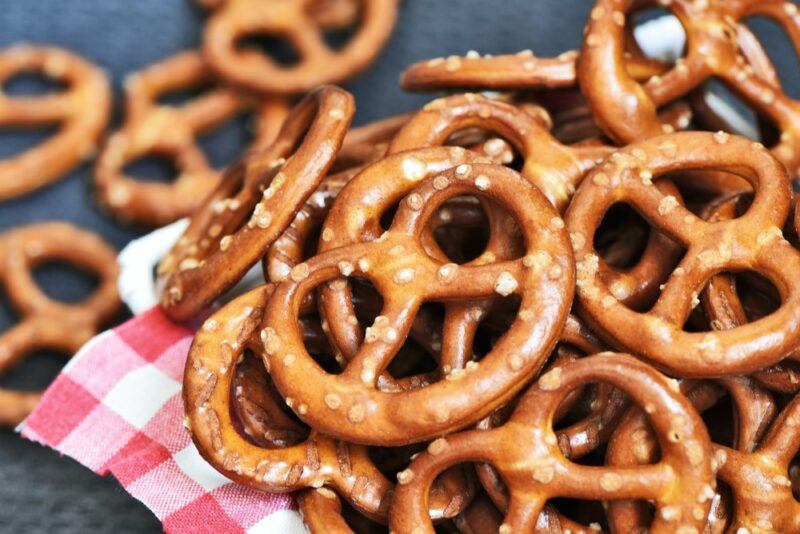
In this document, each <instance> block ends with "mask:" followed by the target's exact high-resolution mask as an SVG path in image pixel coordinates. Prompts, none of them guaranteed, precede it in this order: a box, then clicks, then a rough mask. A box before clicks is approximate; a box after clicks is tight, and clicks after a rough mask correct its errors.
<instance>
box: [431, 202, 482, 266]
mask: <svg viewBox="0 0 800 534" xmlns="http://www.w3.org/2000/svg"><path fill="white" fill-rule="evenodd" d="M428 224H429V225H430V226H434V227H435V228H434V230H433V237H434V239H435V240H436V243H437V244H438V245H439V247H440V248H441V249H442V251H443V252H444V253H445V255H446V256H447V258H448V259H449V260H450V261H451V262H453V263H458V264H463V263H467V262H470V261H472V260H474V259H476V258H478V257H479V256H481V255H482V254H483V253H484V251H485V250H486V246H487V245H488V244H489V226H488V215H487V214H486V211H485V210H484V208H483V206H482V205H481V203H480V202H478V199H477V198H475V197H472V196H461V197H456V198H453V199H450V201H448V202H446V203H445V204H444V205H442V206H440V207H439V208H438V209H437V210H436V211H435V212H434V213H433V215H432V217H431V220H430V222H429V223H428Z"/></svg>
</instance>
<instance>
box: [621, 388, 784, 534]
mask: <svg viewBox="0 0 800 534" xmlns="http://www.w3.org/2000/svg"><path fill="white" fill-rule="evenodd" d="M720 382H721V385H722V386H723V387H724V388H725V389H727V390H728V391H729V393H730V395H731V397H732V400H733V404H734V406H735V414H736V421H735V425H734V430H735V434H734V439H733V444H734V445H733V448H730V447H726V446H723V445H714V447H715V452H714V462H715V464H716V468H717V470H718V472H717V476H718V478H719V479H720V480H722V481H723V482H725V483H726V484H727V485H728V486H729V487H730V488H731V490H732V493H733V495H732V498H733V499H732V500H733V503H732V504H733V506H732V513H731V514H730V518H729V519H728V525H727V529H726V532H742V531H747V532H796V531H797V530H798V528H800V502H798V501H797V499H796V498H795V497H794V496H793V495H792V488H791V485H792V483H791V480H790V475H789V466H790V463H791V461H792V459H793V458H794V456H795V455H796V454H797V452H798V449H799V448H800V440H798V433H800V397H796V398H795V399H793V400H792V401H791V402H790V403H789V405H788V406H787V407H786V408H785V409H784V410H783V412H782V413H780V414H779V415H778V416H777V417H775V413H776V403H775V402H774V400H773V399H772V398H771V396H770V395H769V394H768V393H767V392H766V391H763V390H761V389H759V388H758V386H757V385H756V384H755V383H754V382H753V381H752V380H750V379H748V378H746V377H731V378H725V379H722V380H721V381H720ZM687 395H688V397H689V398H690V400H691V401H692V403H693V404H694V405H695V406H696V407H697V409H698V410H700V411H703V410H706V409H708V408H709V407H710V406H713V405H714V404H716V402H717V399H718V397H719V395H718V394H715V393H714V392H713V388H710V387H709V384H707V383H701V384H698V385H696V386H695V387H694V388H693V389H692V390H691V391H689V392H688V394H687ZM655 452H656V446H655V443H654V442H653V439H652V431H651V430H650V429H649V428H648V426H647V423H646V422H645V421H644V419H643V418H642V417H641V414H640V413H636V412H634V413H631V414H629V416H628V417H626V419H625V421H624V422H623V423H622V424H621V425H620V427H619V429H618V430H617V432H616V433H615V435H614V438H613V440H612V442H611V444H610V446H609V451H608V461H609V463H611V464H613V465H617V466H626V465H636V464H639V463H642V462H648V461H650V460H651V459H652V458H653V457H654V455H655ZM712 498H714V499H717V497H715V496H714V492H713V491H710V488H709V491H707V492H706V494H705V499H707V500H711V499H712ZM608 513H609V520H610V521H611V524H612V526H614V527H616V528H617V529H618V530H622V531H632V530H635V529H636V528H637V527H640V526H641V519H642V517H643V516H646V512H645V511H644V510H642V508H641V506H640V505H639V504H638V503H633V502H627V501H620V502H615V503H612V504H611V505H610V507H609V511H608Z"/></svg>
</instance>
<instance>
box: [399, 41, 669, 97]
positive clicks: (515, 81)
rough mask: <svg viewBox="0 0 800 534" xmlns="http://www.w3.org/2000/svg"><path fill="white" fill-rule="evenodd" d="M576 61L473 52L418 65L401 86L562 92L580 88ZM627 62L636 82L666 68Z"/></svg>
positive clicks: (640, 60)
mask: <svg viewBox="0 0 800 534" xmlns="http://www.w3.org/2000/svg"><path fill="white" fill-rule="evenodd" d="M577 59H578V52H577V51H576V50H570V51H568V52H564V53H563V54H560V55H559V56H558V57H556V58H541V57H536V56H534V54H533V52H532V51H531V50H523V51H521V52H518V53H516V54H506V55H499V56H491V55H489V54H486V55H485V56H483V57H481V55H480V54H479V53H477V52H475V51H471V52H469V53H468V54H467V55H466V56H457V55H452V56H448V57H447V58H443V57H438V58H434V59H430V60H427V61H421V62H419V63H415V64H413V65H411V66H410V67H408V68H407V69H406V70H405V71H404V72H403V75H402V76H401V77H400V85H402V87H403V89H405V90H407V91H441V90H444V89H481V90H487V89H491V90H495V91H526V90H531V89H541V88H551V89H563V88H569V87H575V86H576V84H577V81H578V79H577V73H576V62H577ZM627 59H628V62H627V64H626V66H627V68H628V69H629V72H630V74H631V75H632V76H634V77H635V78H636V79H648V78H649V77H651V76H653V75H656V74H659V73H660V72H662V71H663V70H664V65H663V64H662V63H661V62H658V61H654V60H650V59H647V58H644V57H629V58H627Z"/></svg>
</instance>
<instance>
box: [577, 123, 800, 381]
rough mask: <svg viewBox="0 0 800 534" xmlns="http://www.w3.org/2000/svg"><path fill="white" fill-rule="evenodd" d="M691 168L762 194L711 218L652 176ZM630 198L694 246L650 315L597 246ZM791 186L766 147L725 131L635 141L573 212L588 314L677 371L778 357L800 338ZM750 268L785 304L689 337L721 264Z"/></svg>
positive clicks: (747, 367) (716, 370)
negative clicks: (612, 279) (616, 283)
mask: <svg viewBox="0 0 800 534" xmlns="http://www.w3.org/2000/svg"><path fill="white" fill-rule="evenodd" d="M691 169H695V170H696V169H713V170H724V171H732V172H735V173H736V174H737V175H739V176H741V177H742V178H744V179H746V180H747V181H748V182H749V183H750V184H751V185H752V186H753V189H754V190H755V191H756V193H755V198H754V200H753V203H752V205H751V207H750V209H749V210H748V212H747V213H746V214H745V215H744V216H742V217H740V218H738V219H734V220H731V221H719V222H715V223H707V222H705V221H702V220H701V219H699V218H698V217H697V216H695V215H693V214H691V213H690V212H689V211H688V210H686V209H685V208H684V207H682V206H681V205H680V204H679V203H678V202H677V200H676V198H675V197H673V198H670V197H669V195H664V194H663V193H662V192H660V191H659V190H658V188H657V187H655V186H654V185H652V180H653V179H654V178H657V177H658V176H659V175H663V174H667V173H675V172H680V171H683V170H691ZM616 202H626V203H629V204H631V205H632V206H633V207H635V208H636V210H637V211H638V212H639V213H641V214H642V216H643V217H644V218H645V219H647V221H648V222H649V223H650V224H651V225H653V226H654V227H655V228H657V229H658V230H659V231H661V232H663V233H665V234H667V235H668V236H669V237H670V238H672V239H673V240H675V241H677V242H679V243H681V244H683V245H684V246H686V247H687V248H688V250H687V252H686V255H685V256H684V257H683V259H682V260H681V262H680V264H679V265H678V267H677V268H676V270H675V271H673V273H672V276H671V277H670V278H669V280H668V281H667V282H666V284H665V285H664V288H663V289H662V291H661V295H660V296H659V298H658V301H657V302H656V303H655V305H654V306H653V307H652V309H650V311H648V312H646V313H638V312H635V311H633V310H631V309H629V308H627V307H625V306H624V305H622V304H621V303H620V302H619V301H618V299H617V298H616V297H615V296H614V295H613V294H612V293H611V292H610V291H609V287H608V286H607V285H606V284H605V283H604V282H603V281H602V280H601V279H600V277H598V276H597V273H598V269H600V268H602V264H603V261H602V259H600V258H598V257H597V255H596V254H595V252H594V250H593V246H592V242H593V239H594V234H595V232H596V229H597V227H598V225H599V224H600V221H601V219H602V217H603V214H604V213H605V211H606V210H607V209H608V208H609V207H610V206H611V205H612V204H614V203H616ZM789 202H790V192H789V187H788V180H787V179H786V170H785V168H784V167H782V166H781V164H780V163H778V162H777V161H776V160H775V159H774V158H773V157H772V156H771V155H770V154H769V152H767V151H766V150H765V149H764V148H763V147H760V146H758V145H756V144H754V143H752V142H750V141H747V140H745V139H743V138H739V137H735V136H728V135H727V134H722V135H719V134H709V133H702V132H691V133H680V134H674V135H671V136H661V137H656V138H652V139H648V140H646V141H643V142H641V143H637V144H634V145H630V146H628V147H626V148H624V149H622V150H620V152H619V153H618V155H615V156H612V157H611V158H610V159H609V160H608V161H607V162H606V163H605V164H604V165H603V166H601V167H599V168H597V169H595V171H593V173H592V174H591V175H590V176H589V177H587V179H585V180H584V182H583V184H582V186H581V188H580V189H579V190H578V192H577V193H576V195H575V197H574V199H573V201H572V203H571V204H570V207H569V209H568V210H567V214H566V221H567V228H568V230H569V231H570V233H571V234H572V235H573V243H574V242H575V241H574V236H575V235H577V236H580V237H579V238H578V241H579V242H580V243H584V246H583V247H576V258H577V261H578V263H577V265H578V291H577V293H578V300H579V302H580V305H581V310H582V312H583V315H584V318H585V319H586V320H587V321H588V323H589V324H590V326H592V327H593V329H594V330H595V331H597V332H598V333H599V334H600V335H601V336H606V337H607V338H609V339H612V340H613V342H614V343H615V344H617V345H620V346H623V347H627V348H628V349H629V350H631V351H634V352H635V353H636V354H639V355H641V356H642V357H644V358H646V359H647V360H649V361H651V362H654V363H655V364H656V365H658V366H659V367H661V368H663V369H668V370H669V371H670V372H671V373H674V374H675V375H677V376H695V377H703V376H720V375H723V374H724V375H728V374H746V373H749V372H754V371H757V370H759V369H762V368H764V367H766V366H769V365H772V364H774V363H776V362H778V361H780V360H781V359H782V358H783V357H784V356H785V355H786V354H788V352H789V351H790V350H791V349H792V348H794V347H795V346H796V345H797V343H798V337H799V336H800V330H799V329H798V328H799V327H800V324H798V318H797V317H796V310H797V304H796V301H797V299H798V298H800V295H799V294H798V291H800V288H798V287H796V284H797V283H798V282H797V280H798V274H800V255H798V253H797V251H795V250H794V249H793V248H792V247H791V246H790V245H789V244H788V242H787V241H786V240H784V239H783V238H782V234H781V230H780V228H781V227H782V226H783V223H784V221H785V219H786V216H787V215H788V210H789ZM732 269H749V270H753V271H756V272H759V273H761V274H763V275H765V276H767V277H768V278H770V279H771V280H772V281H773V283H775V284H776V286H778V288H779V291H780V292H781V296H782V297H783V298H784V302H783V303H782V305H781V307H780V308H778V310H776V311H775V312H774V313H772V314H770V315H769V316H767V317H765V318H763V319H761V320H759V321H756V322H754V323H750V324H747V325H743V326H740V327H738V328H736V329H734V330H730V331H726V332H700V333H690V332H684V331H683V329H682V328H683V325H684V323H685V321H686V319H687V317H688V316H689V313H690V312H691V310H692V308H693V307H694V305H695V304H697V303H698V302H699V301H698V300H697V295H699V292H700V291H701V290H702V289H703V287H704V285H705V283H706V281H707V280H708V279H709V278H710V277H711V276H712V275H713V274H716V273H718V272H721V271H724V270H732Z"/></svg>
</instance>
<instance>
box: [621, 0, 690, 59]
mask: <svg viewBox="0 0 800 534" xmlns="http://www.w3.org/2000/svg"><path fill="white" fill-rule="evenodd" d="M667 19H672V22H677V17H675V15H673V14H672V13H671V12H670V11H669V10H668V9H665V8H663V7H646V8H643V9H640V10H638V11H635V12H632V13H628V14H627V15H626V20H627V21H628V22H627V28H628V29H630V31H631V32H632V33H633V36H634V37H633V40H634V41H635V42H634V43H628V45H627V46H626V49H628V50H630V49H631V48H634V49H636V48H639V49H640V50H641V52H642V54H644V57H646V58H649V59H657V60H660V61H667V62H674V61H675V60H677V59H678V58H679V57H683V56H684V55H686V30H684V29H683V26H682V25H681V24H680V23H679V22H678V23H677V24H670V23H667V22H666V20H667ZM662 25H663V26H662ZM664 27H668V28H669V30H670V32H669V37H668V38H667V36H665V35H664V33H665V32H664V29H663V28H664ZM673 29H674V30H673ZM657 30H658V31H657ZM673 31H674V32H680V33H673ZM665 39H666V42H668V43H670V44H672V43H675V44H680V45H682V46H681V48H680V50H678V49H676V48H675V47H672V46H665Z"/></svg>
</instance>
